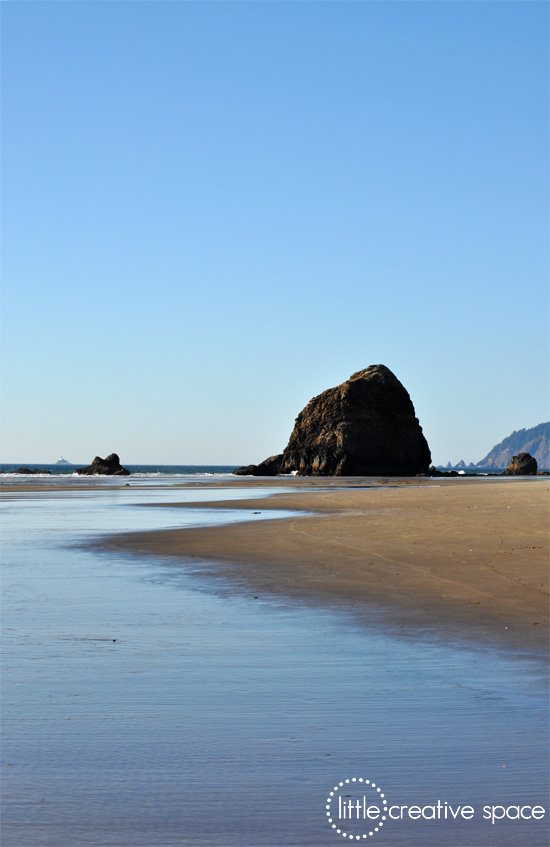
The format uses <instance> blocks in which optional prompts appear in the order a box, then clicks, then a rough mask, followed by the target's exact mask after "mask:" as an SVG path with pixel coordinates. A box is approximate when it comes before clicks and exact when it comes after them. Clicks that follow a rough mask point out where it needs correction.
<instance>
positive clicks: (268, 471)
mask: <svg viewBox="0 0 550 847" xmlns="http://www.w3.org/2000/svg"><path fill="white" fill-rule="evenodd" d="M282 458H283V454H282V453H279V455H278V456H270V457H269V459H265V460H264V461H263V462H260V464H259V465H246V467H244V468H237V470H236V471H233V473H234V474H236V475H237V476H277V474H278V473H281V470H280V468H281V459H282Z"/></svg>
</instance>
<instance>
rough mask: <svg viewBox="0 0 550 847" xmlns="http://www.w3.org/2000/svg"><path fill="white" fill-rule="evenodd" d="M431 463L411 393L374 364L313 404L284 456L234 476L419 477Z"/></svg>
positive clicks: (300, 420)
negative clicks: (294, 474)
mask: <svg viewBox="0 0 550 847" xmlns="http://www.w3.org/2000/svg"><path fill="white" fill-rule="evenodd" d="M430 458H431V455H430V449H429V447H428V444H427V442H426V439H425V438H424V435H423V433H422V428H421V426H420V424H419V422H418V420H417V418H416V417H415V412H414V406H413V404H412V401H411V398H410V397H409V394H408V392H407V391H406V389H405V388H404V387H403V385H402V384H401V383H400V382H399V380H398V379H397V377H396V376H394V374H393V373H392V372H391V371H390V370H389V369H388V368H386V367H385V366H384V365H371V366H370V367H368V368H365V369H364V370H362V371H358V372H357V373H354V374H353V375H352V376H351V377H350V378H349V379H348V380H347V381H346V382H343V383H342V384H341V385H337V386H336V387H335V388H329V389H328V390H327V391H323V393H322V394H319V395H318V396H317V397H314V398H313V399H312V400H310V402H309V403H308V404H307V406H306V407H305V409H303V410H302V411H301V412H300V414H299V415H298V417H297V418H296V423H295V426H294V430H293V432H292V434H291V436H290V440H289V442H288V445H287V447H286V449H285V450H284V452H283V454H282V455H281V456H272V457H271V458H270V459H266V461H265V462H262V463H261V464H260V465H249V466H248V467H247V468H246V469H243V468H239V469H238V470H237V471H234V473H237V474H240V473H243V472H244V471H245V470H246V471H248V472H249V473H253V474H254V475H264V473H263V471H260V469H262V468H263V469H269V471H270V472H273V473H293V472H294V473H297V474H299V475H300V476H373V475H374V476H416V474H420V473H426V472H427V471H428V467H429V465H430ZM251 469H252V470H251Z"/></svg>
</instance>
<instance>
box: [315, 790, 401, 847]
mask: <svg viewBox="0 0 550 847" xmlns="http://www.w3.org/2000/svg"><path fill="white" fill-rule="evenodd" d="M387 810H388V803H387V800H386V798H385V797H384V794H383V793H382V791H381V789H380V786H378V785H377V784H376V783H375V782H371V780H370V779H363V777H355V776H354V777H352V778H351V779H344V780H342V782H339V783H337V785H335V786H334V787H333V789H332V791H330V792H329V795H328V797H327V803H326V815H327V820H328V824H329V826H330V827H332V829H333V830H334V832H335V833H336V834H337V835H341V836H342V838H348V839H349V840H350V841H362V840H363V839H365V838H370V837H371V836H373V835H375V834H376V833H377V832H380V830H381V828H382V827H383V826H384V822H385V821H386V819H387V816H388V815H387Z"/></svg>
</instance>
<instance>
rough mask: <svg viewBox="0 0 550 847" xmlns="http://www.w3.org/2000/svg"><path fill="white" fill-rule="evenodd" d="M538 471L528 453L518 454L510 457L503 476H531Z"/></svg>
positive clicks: (534, 460)
mask: <svg viewBox="0 0 550 847" xmlns="http://www.w3.org/2000/svg"><path fill="white" fill-rule="evenodd" d="M537 469H538V465H537V460H536V459H534V458H533V457H532V456H531V455H530V454H529V453H518V454H517V456H512V458H511V459H510V464H509V465H508V467H507V468H506V470H505V471H504V475H505V476H533V475H534V474H536V472H537Z"/></svg>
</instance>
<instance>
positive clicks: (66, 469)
mask: <svg viewBox="0 0 550 847" xmlns="http://www.w3.org/2000/svg"><path fill="white" fill-rule="evenodd" d="M90 461H91V460H90ZM88 464H90V462H89V461H88V462H82V464H80V465H57V464H53V465H45V464H35V463H32V462H31V463H30V464H29V463H28V462H19V463H18V464H17V463H13V462H12V463H11V464H0V471H1V472H2V474H3V475H6V477H8V478H12V477H15V478H17V479H31V478H34V477H35V476H36V477H37V479H41V478H42V477H46V476H55V477H60V476H61V477H65V476H67V477H70V476H72V477H78V474H76V473H75V471H76V468H81V467H85V466H86V465H88ZM122 465H123V467H125V468H127V470H129V471H130V473H131V475H132V476H134V477H138V478H151V479H158V478H159V477H160V478H162V477H170V478H173V477H176V476H181V477H184V478H186V479H188V478H189V477H192V478H194V477H197V478H203V477H220V478H223V477H226V476H230V475H231V473H232V471H234V470H235V469H236V468H238V467H239V465H127V464H126V463H125V462H123V463H122ZM21 467H26V468H29V470H40V471H43V472H44V473H43V474H32V475H28V474H15V471H16V470H17V469H18V468H21ZM82 478H83V479H86V477H81V479H82ZM98 478H99V479H114V480H115V481H117V482H120V479H121V477H119V476H117V477H103V476H101V475H99V476H98ZM5 481H6V482H7V481H8V479H6V480H5Z"/></svg>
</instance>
